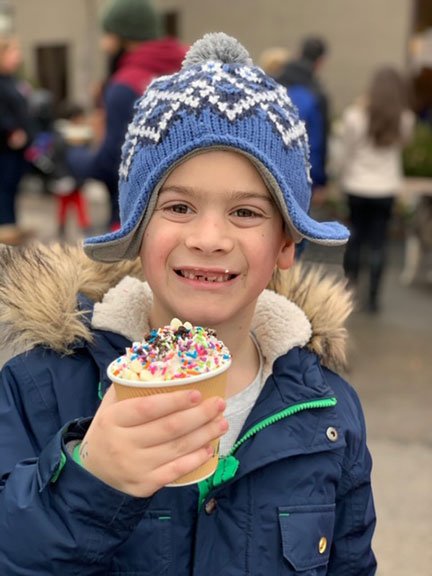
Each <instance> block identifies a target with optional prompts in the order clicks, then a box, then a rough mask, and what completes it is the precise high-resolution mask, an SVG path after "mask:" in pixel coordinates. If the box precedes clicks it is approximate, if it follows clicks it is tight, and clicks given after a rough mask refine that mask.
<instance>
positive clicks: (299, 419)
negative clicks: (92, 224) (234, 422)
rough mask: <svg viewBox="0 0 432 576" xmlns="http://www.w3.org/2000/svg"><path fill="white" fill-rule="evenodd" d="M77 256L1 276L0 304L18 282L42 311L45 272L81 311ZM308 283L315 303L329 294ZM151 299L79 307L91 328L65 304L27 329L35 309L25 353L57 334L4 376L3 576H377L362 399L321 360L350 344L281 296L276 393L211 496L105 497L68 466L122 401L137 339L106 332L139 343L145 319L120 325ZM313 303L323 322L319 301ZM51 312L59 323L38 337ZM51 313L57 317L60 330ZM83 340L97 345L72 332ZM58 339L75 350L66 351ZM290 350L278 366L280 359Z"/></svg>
mask: <svg viewBox="0 0 432 576" xmlns="http://www.w3.org/2000/svg"><path fill="white" fill-rule="evenodd" d="M72 255H73V256H74V257H76V254H72ZM70 256H71V253H68V254H66V256H65V255H64V254H59V253H57V254H54V253H48V251H47V249H42V250H40V251H39V252H37V251H36V252H35V253H33V254H31V255H30V257H29V256H26V257H25V258H24V259H22V258H21V259H20V258H18V260H17V259H16V258H14V259H12V258H8V260H7V262H6V264H5V262H4V261H3V263H2V262H0V264H3V266H5V267H4V268H3V269H4V270H6V271H7V273H6V275H5V277H6V280H3V281H0V289H1V288H4V286H5V285H8V284H9V286H11V285H13V284H14V281H13V279H14V276H15V274H16V273H18V271H19V273H20V278H21V279H24V283H26V282H29V284H28V286H27V288H24V287H22V288H19V291H22V292H21V295H22V294H27V302H26V305H29V306H30V307H31V306H32V305H33V304H34V305H36V306H37V302H38V301H39V302H40V295H39V296H35V295H34V290H30V288H31V287H32V286H34V283H33V281H32V278H33V276H32V275H33V274H36V271H35V268H38V272H37V274H39V276H40V275H41V274H42V275H44V278H43V279H42V280H41V283H42V284H43V286H44V289H45V292H49V291H50V287H49V286H48V289H47V283H48V284H49V282H52V287H51V288H52V293H53V294H54V288H55V286H56V287H57V293H58V288H59V284H58V283H61V284H62V288H63V289H64V291H66V292H68V291H69V292H68V294H69V295H71V294H72V293H73V291H74V290H75V289H76V288H77V287H78V288H80V285H79V282H78V283H75V286H73V287H71V283H72V278H73V274H72V272H71V270H72V268H71V267H70V266H69V265H70V258H69V257H70ZM81 258H83V257H81ZM0 259H1V258H0ZM34 262H36V264H37V265H36V266H35V265H34ZM41 263H42V264H41ZM89 266H91V265H88V264H85V265H84V266H77V269H79V273H78V275H80V274H81V275H82V282H83V283H84V285H85V286H86V287H87V292H88V293H89V292H92V293H93V296H94V295H95V293H96V292H97V291H98V290H101V291H104V290H105V289H106V286H105V285H102V286H99V287H97V275H100V274H101V268H102V269H103V267H101V266H98V267H96V265H94V266H95V271H93V272H89ZM23 267H24V272H23ZM96 268H97V269H96ZM113 270H114V266H107V267H106V270H105V276H107V275H110V276H111V281H112V283H113V284H114V283H116V282H117V281H118V279H119V275H120V276H121V274H122V272H124V269H123V270H120V272H113ZM75 274H76V270H75ZM293 274H294V275H295V274H296V272H293ZM47 279H48V281H47V282H45V280H47ZM75 279H76V277H75ZM301 281H302V282H303V287H304V286H305V285H309V286H311V287H312V285H313V284H314V282H316V278H315V280H314V278H312V279H311V278H309V280H308V279H305V278H304V277H302V280H301ZM21 284H22V282H21ZM84 285H83V286H82V287H81V288H83V290H82V291H84ZM294 288H295V287H294ZM291 289H292V287H291ZM291 289H287V291H288V292H290V290H291ZM148 290H149V289H148V287H147V285H145V284H143V283H142V282H141V281H139V280H137V279H133V278H131V277H128V278H125V279H124V280H122V281H121V282H120V283H119V284H118V285H117V286H116V287H114V288H112V289H111V290H110V294H111V295H112V296H114V298H105V299H103V301H102V302H99V303H97V304H96V305H95V306H94V310H93V305H92V303H91V302H90V301H89V300H88V298H86V297H85V296H81V297H80V298H79V306H80V307H81V310H90V312H88V314H87V316H86V318H85V319H83V318H81V317H80V316H77V315H76V312H74V311H73V310H72V309H67V306H66V304H65V303H66V302H67V301H68V302H72V300H69V299H67V298H65V299H64V300H63V301H62V305H58V306H57V308H56V304H55V303H54V302H51V305H52V306H51V307H50V308H49V307H46V306H41V305H39V312H40V314H39V313H38V314H35V315H33V313H30V318H29V312H28V309H27V320H28V321H29V322H30V323H31V322H32V321H33V320H34V321H35V326H34V329H29V328H28V325H27V327H26V326H24V324H21V330H22V331H21V332H20V338H21V337H24V339H23V338H21V339H20V342H21V344H22V343H24V341H25V339H27V340H26V341H27V344H30V343H32V344H34V343H36V342H42V340H43V335H44V334H45V340H46V341H45V342H44V343H43V345H42V344H40V345H38V346H35V347H32V349H31V351H29V352H27V353H23V354H20V355H18V356H17V357H15V358H13V359H12V360H10V361H9V362H8V363H7V364H6V365H5V366H4V367H3V370H2V371H1V379H0V535H1V537H0V573H1V574H2V576H18V575H20V576H24V575H25V576H30V575H31V576H35V575H48V574H50V575H52V574H55V575H59V576H60V575H61V576H66V575H69V574H70V575H76V574H80V575H86V576H90V575H92V576H93V575H100V576H102V575H118V576H120V575H122V576H147V575H150V574H152V575H153V574H155V575H157V576H162V575H176V576H186V575H187V576H189V575H194V576H213V575H214V576H216V575H217V576H220V575H229V576H236V575H246V574H248V575H251V576H252V575H253V576H268V575H285V574H286V575H294V574H301V575H303V576H312V575H313V576H323V575H324V574H331V575H342V574H350V575H351V576H360V575H364V576H366V575H368V576H369V575H373V574H374V572H375V559H374V556H373V553H372V551H371V538H372V533H373V529H374V524H375V514H374V506H373V500H372V494H371V487H370V471H371V459H370V456H369V452H368V450H367V447H366V442H365V427H364V420H363V416H362V410H361V407H360V403H359V400H358V397H357V395H356V393H355V392H354V390H353V389H352V388H351V387H350V386H349V385H348V384H347V383H346V382H345V381H344V380H343V379H342V378H340V377H339V376H337V375H336V374H335V373H334V372H333V371H331V370H329V369H327V368H324V367H323V365H322V362H320V359H319V357H318V355H317V353H316V352H314V351H313V350H312V349H311V348H315V349H316V350H319V348H320V346H321V345H326V346H327V352H328V353H330V355H332V354H333V353H334V355H337V348H338V346H339V345H340V342H339V343H337V342H336V343H335V342H333V344H331V343H330V340H329V341H327V342H325V341H324V340H320V341H315V343H313V342H314V334H313V329H314V328H313V326H312V333H311V332H310V323H309V320H308V319H307V318H306V316H305V315H304V313H303V312H302V311H301V310H300V309H299V308H298V307H297V306H296V305H294V304H293V303H292V302H289V301H288V300H286V298H285V297H282V296H280V295H278V294H274V293H273V292H269V291H266V292H265V293H264V295H263V298H262V299H260V301H259V303H258V306H257V314H256V318H255V320H254V323H255V324H254V331H255V335H256V337H257V339H258V341H259V342H260V344H261V348H262V351H263V354H264V357H265V359H266V362H267V365H265V366H267V368H265V369H266V370H267V373H268V377H267V380H266V383H265V386H264V388H263V390H262V392H261V394H260V396H259V398H258V400H257V402H256V404H255V406H254V408H253V410H252V412H251V413H250V415H249V417H248V419H247V421H246V423H245V425H244V427H243V430H242V432H241V433H240V436H239V438H238V440H237V442H236V444H235V445H234V447H233V449H232V451H231V454H230V455H229V456H228V457H226V458H225V459H223V460H222V461H221V464H220V466H219V468H218V470H217V472H216V474H215V475H214V477H213V479H212V480H211V481H208V482H206V481H205V482H203V483H201V484H200V485H199V486H197V485H192V486H187V487H181V488H165V489H162V490H160V491H159V492H158V493H156V494H155V495H154V496H153V497H151V498H135V497H132V496H129V495H127V494H124V493H122V492H119V491H117V490H115V489H113V488H111V487H109V486H107V485H105V484H104V483H103V482H101V481H100V480H98V479H97V478H95V477H93V476H92V475H91V474H90V473H88V472H87V471H86V470H85V469H84V468H82V467H80V466H79V465H77V464H76V463H75V462H74V461H73V460H72V459H71V458H70V456H69V455H68V453H67V450H66V448H65V444H66V443H67V442H68V441H70V440H74V439H81V438H82V437H83V435H84V434H85V431H86V429H87V427H88V426H89V423H90V422H91V417H92V416H93V414H94V413H95V411H96V410H97V408H98V405H99V403H100V397H101V396H102V395H103V394H104V392H105V390H106V388H107V386H109V382H108V381H107V377H106V375H105V370H106V366H107V365H108V363H109V362H110V361H111V360H112V359H113V358H114V357H115V356H117V355H119V354H120V353H122V352H123V350H124V347H125V346H127V345H128V344H129V343H130V337H131V336H133V334H130V335H129V336H126V334H123V335H122V334H121V333H116V332H115V331H114V330H109V329H108V328H103V326H104V325H105V324H109V323H110V322H111V323H113V327H114V326H115V325H116V321H115V320H113V319H114V318H119V319H120V320H119V322H118V324H117V326H116V328H117V329H119V330H121V331H122V332H127V331H128V328H125V327H126V326H127V325H129V329H130V324H131V319H132V318H134V319H135V320H136V319H137V318H138V317H137V316H136V314H135V312H136V311H134V310H133V309H132V310H131V314H133V315H132V316H131V317H130V318H129V319H127V321H125V318H124V317H123V318H122V314H123V316H124V310H126V309H127V307H126V306H125V302H123V303H120V304H119V305H117V302H118V299H119V296H120V295H121V294H123V295H124V294H127V300H128V302H130V301H133V300H138V298H135V296H139V297H142V296H144V297H148V295H149V292H148ZM329 290H332V293H333V294H334V296H331V295H330V294H327V297H326V300H327V304H329V305H330V306H334V307H335V308H337V307H339V314H338V313H333V314H331V315H330V316H329V333H328V334H330V333H331V332H333V334H334V336H335V338H336V340H337V338H338V336H337V334H339V336H340V334H341V326H340V324H339V325H338V322H340V320H341V318H342V317H343V316H344V314H345V311H344V310H343V307H344V306H346V303H347V301H346V298H345V299H344V297H343V296H341V291H340V288H337V287H335V286H330V285H329ZM1 292H2V290H0V293H1ZM15 292H16V284H15V288H14V290H12V291H11V292H7V291H6V294H7V296H6V298H5V297H4V295H3V296H2V297H1V298H2V300H1V302H0V322H3V326H4V327H5V330H4V334H8V333H9V335H11V334H12V330H9V329H10V328H11V327H12V326H14V329H15V330H16V329H17V324H15V322H16V318H17V317H16V316H15V315H14V319H13V320H11V316H10V315H9V316H8V315H7V310H8V309H9V308H10V306H11V304H12V302H14V303H15V306H16V307H18V309H19V308H20V306H21V304H20V303H19V302H18V300H17V298H16V295H15ZM32 292H33V294H32ZM293 292H295V289H294V290H293ZM306 292H307V291H306ZM4 293H5V291H3V294H4ZM297 293H298V294H299V292H297ZM62 294H63V297H65V296H66V294H65V292H62ZM45 295H46V294H45ZM99 296H101V294H99ZM301 298H305V292H304V291H303V295H302V296H301ZM99 299H100V298H99ZM113 301H114V302H116V304H114V309H113V307H112V306H113V304H112V303H113ZM332 302H333V304H332ZM302 303H303V304H304V309H305V310H307V309H308V308H310V304H311V303H310V301H309V303H308V302H307V297H306V299H304V301H303V302H302ZM25 307H26V306H23V308H22V312H23V314H24V313H25V311H24V309H25ZM46 308H49V309H48V310H47V313H46V318H47V322H46V324H43V323H42V326H41V320H42V316H43V309H46ZM54 309H57V311H58V312H59V316H58V317H57V319H56V322H59V323H58V324H56V325H53V319H52V315H53V311H54ZM310 309H311V308H310ZM314 309H316V307H315V308H314ZM275 310H276V312H277V314H276V316H275V317H273V321H272V331H271V332H269V329H268V327H269V318H270V316H271V314H272V311H273V312H274V311H275ZM41 314H42V316H41ZM144 315H145V311H144ZM269 315H270V316H269ZM288 316H289V318H291V319H292V320H288ZM336 316H338V320H337V321H336V322H332V320H331V319H330V318H333V319H334V318H335V317H336ZM49 318H51V320H49ZM36 319H37V320H38V322H37V323H36ZM68 320H69V324H68ZM49 322H51V325H50V324H49ZM83 322H84V324H83ZM316 322H318V323H319V319H316ZM36 324H37V326H39V327H37V326H36ZM79 325H80V326H81V327H83V326H84V332H83V330H82V329H78V330H75V328H77V327H78V326H79ZM140 329H142V326H141V327H140ZM281 329H282V331H280V330H281ZM80 330H81V332H80V335H78V332H79V331H80ZM85 330H88V332H87V333H86V332H85ZM59 331H60V332H61V337H62V338H63V339H61V338H60V339H56V337H57V336H59V334H58V332H59ZM279 331H280V332H279ZM50 334H51V337H52V339H53V340H52V346H51V347H49V346H48V341H49V338H50ZM73 334H75V336H76V337H75V339H74V341H73V344H70V343H68V346H69V349H70V348H72V352H73V353H72V354H67V355H65V354H62V353H61V352H60V348H59V346H60V342H62V343H63V344H66V343H67V341H68V339H70V338H71V337H72V336H73ZM89 334H93V340H92V341H88V336H89ZM275 336H276V338H274V337H275ZM319 338H320V337H319ZM305 340H307V344H306V342H305ZM302 341H303V343H304V344H301V342H302ZM296 342H298V344H296ZM305 344H306V345H305ZM286 346H288V349H287V351H286V352H284V353H280V351H279V347H282V348H284V347H286ZM274 358H275V360H274V361H273V359H274ZM333 359H334V358H333Z"/></svg>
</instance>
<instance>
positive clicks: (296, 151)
mask: <svg viewBox="0 0 432 576" xmlns="http://www.w3.org/2000/svg"><path fill="white" fill-rule="evenodd" d="M208 149H213V150H214V149H220V150H234V151H237V152H239V153H241V154H243V155H245V156H246V157H247V158H249V160H251V161H252V163H253V164H254V165H255V167H256V168H257V170H258V171H259V173H260V174H261V176H262V178H263V180H264V182H265V183H266V185H267V187H268V189H269V191H270V192H271V193H272V195H273V197H274V199H275V201H276V203H277V205H278V207H279V209H280V211H281V213H282V215H283V218H284V220H285V222H286V225H287V228H288V229H289V231H290V233H291V235H292V236H293V238H294V239H295V240H296V241H299V240H301V238H307V239H308V240H310V241H311V242H316V243H318V244H327V245H337V244H344V243H345V242H346V241H347V239H348V236H349V232H348V230H347V229H346V228H345V227H344V226H342V225H341V224H338V223H336V222H322V223H320V222H317V221H315V220H313V219H312V218H310V217H309V216H308V209H309V203H310V197H311V179H310V174H309V171H310V170H309V169H310V165H309V147H308V141H307V136H306V131H305V126H304V124H303V122H301V121H300V120H299V117H298V114H297V111H296V109H295V108H294V107H293V105H292V103H291V100H290V99H289V97H288V95H287V92H286V89H285V88H283V87H282V86H281V85H279V84H278V83H277V82H275V81H274V80H273V79H272V78H270V77H269V76H267V75H266V74H265V73H264V72H263V71H262V70H261V69H260V68H258V67H256V66H254V65H253V63H252V61H251V59H250V57H249V54H248V53H247V51H246V49H245V48H244V47H243V46H242V45H241V44H240V43H239V42H238V41H237V40H235V39H234V38H231V37H229V36H227V35H226V34H223V33H216V34H207V35H205V36H204V37H203V38H202V39H201V40H198V41H197V42H196V43H195V44H194V45H193V46H192V47H191V49H190V50H189V52H188V54H187V55H186V58H185V60H184V62H183V67H182V69H181V70H180V71H179V72H177V73H176V74H172V75H170V76H163V77H160V78H158V79H156V80H154V81H153V82H152V83H151V85H150V86H149V87H148V89H147V90H146V91H145V93H144V95H143V96H142V98H141V99H140V100H139V101H138V102H137V104H136V105H135V115H134V118H133V120H132V122H131V124H130V125H129V128H128V132H127V135H126V140H125V143H124V145H123V149H122V162H121V166H120V180H119V203H120V219H121V228H120V229H119V230H118V231H116V232H112V233H110V234H106V235H104V236H97V237H94V238H88V239H87V240H86V241H85V245H84V249H85V252H86V253H87V255H88V256H90V257H91V258H93V259H94V260H100V261H103V262H115V261H118V260H122V259H132V258H135V257H136V256H137V255H138V253H139V250H140V245H141V241H142V238H143V235H144V231H145V228H146V226H147V224H148V222H149V220H150V218H151V216H152V213H153V210H154V208H155V204H156V200H157V195H158V192H159V190H160V188H161V187H162V185H163V182H164V181H165V180H166V178H167V177H168V175H169V173H170V172H171V171H172V170H173V169H174V168H175V167H176V166H178V165H179V164H180V163H181V162H183V161H185V160H186V159H188V158H190V157H191V156H193V155H195V154H198V153H201V152H203V151H205V150H208Z"/></svg>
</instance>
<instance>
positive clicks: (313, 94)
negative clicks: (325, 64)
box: [277, 60, 329, 186]
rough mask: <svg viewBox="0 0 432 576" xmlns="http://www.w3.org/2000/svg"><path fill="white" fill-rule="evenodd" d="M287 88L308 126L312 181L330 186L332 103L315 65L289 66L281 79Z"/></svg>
mask: <svg viewBox="0 0 432 576" xmlns="http://www.w3.org/2000/svg"><path fill="white" fill-rule="evenodd" d="M277 80H278V82H279V83H280V84H282V85H283V86H285V87H286V88H287V90H288V94H289V96H290V98H291V100H292V101H293V103H294V105H295V106H296V107H297V108H298V111H299V116H300V118H301V119H302V120H303V121H304V122H305V124H306V131H307V134H308V138H309V146H310V161H311V177H312V183H313V185H314V186H324V185H325V184H326V182H327V175H326V162H327V138H328V131H329V110H328V100H327V96H326V94H325V92H324V91H323V89H322V87H321V85H320V83H319V81H318V79H317V78H316V76H315V74H314V71H313V67H312V64H311V63H310V62H308V61H306V60H294V61H292V62H289V63H288V64H287V65H286V67H285V69H284V71H283V72H282V74H281V76H280V77H279V78H278V79H277Z"/></svg>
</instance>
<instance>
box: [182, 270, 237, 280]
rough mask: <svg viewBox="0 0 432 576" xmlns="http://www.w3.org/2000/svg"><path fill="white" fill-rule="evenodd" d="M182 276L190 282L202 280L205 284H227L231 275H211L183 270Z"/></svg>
mask: <svg viewBox="0 0 432 576" xmlns="http://www.w3.org/2000/svg"><path fill="white" fill-rule="evenodd" d="M181 275H182V276H183V277H184V278H187V279H188V280H202V281H204V282H227V281H228V280H229V279H230V275H229V274H211V273H210V272H208V273H204V272H203V273H199V272H192V270H182V271H181Z"/></svg>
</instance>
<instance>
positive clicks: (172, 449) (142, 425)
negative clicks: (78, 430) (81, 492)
mask: <svg viewBox="0 0 432 576" xmlns="http://www.w3.org/2000/svg"><path fill="white" fill-rule="evenodd" d="M224 409H225V401H224V400H223V399H222V398H218V397H213V398H209V399H207V400H204V401H202V400H201V394H200V392H198V391H197V390H194V391H190V390H189V391H180V392H169V393H167V394H155V395H153V396H146V397H143V398H131V399H128V400H122V401H121V402H118V401H117V399H116V395H115V390H114V386H111V387H110V388H109V390H108V391H107V393H106V394H105V397H104V399H103V401H102V403H101V405H100V407H99V409H98V411H97V412H96V414H95V417H94V419H93V422H92V424H91V426H90V428H89V429H88V431H87V434H86V435H85V437H84V439H83V442H82V444H81V446H80V456H81V460H82V463H83V466H84V467H85V468H86V469H87V470H88V471H89V472H91V473H92V474H93V475H94V476H96V477H98V478H99V479H100V480H102V481H103V482H105V483H106V484H108V485H110V486H112V487H113V488H116V489H117V490H120V491H122V492H125V493H127V494H130V495H132V496H139V497H148V496H151V495H152V494H154V493H155V492H156V491H157V490H159V489H160V488H162V487H163V486H165V485H166V484H169V483H171V482H173V481H175V480H177V479H178V478H180V477H181V476H183V475H184V474H187V473H188V472H191V471H192V470H195V469H196V468H198V467H199V466H201V465H202V464H204V463H205V462H206V461H207V460H208V459H210V458H211V457H212V455H213V450H212V448H211V447H210V441H211V440H214V439H215V438H218V437H220V436H222V435H223V434H224V433H225V432H226V431H227V429H228V423H227V422H226V420H225V419H224V418H223V415H222V413H223V411H224Z"/></svg>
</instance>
